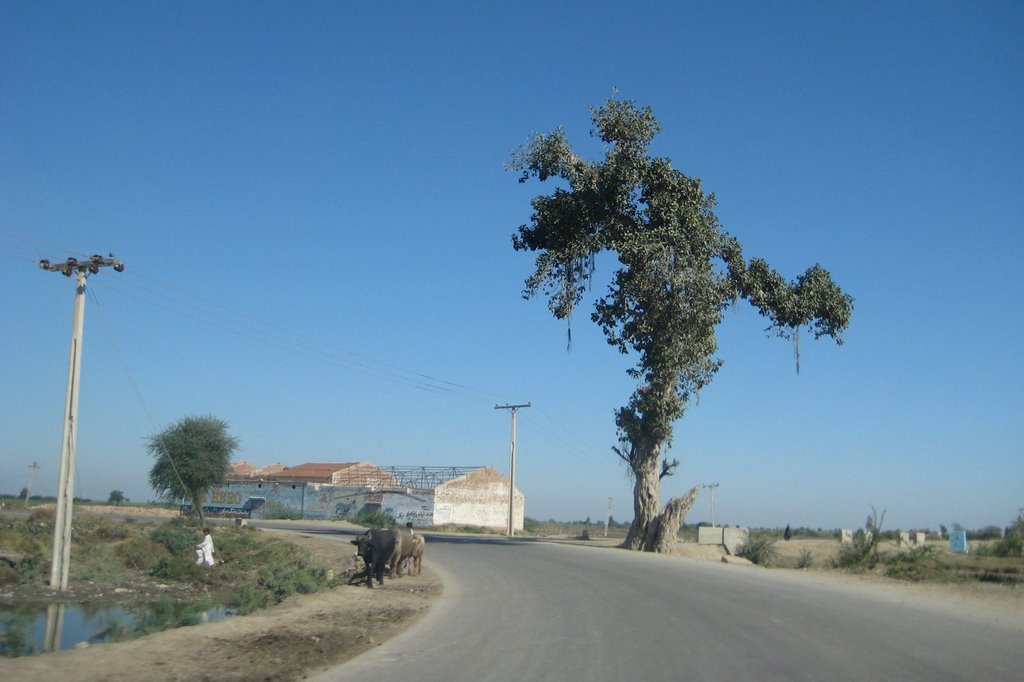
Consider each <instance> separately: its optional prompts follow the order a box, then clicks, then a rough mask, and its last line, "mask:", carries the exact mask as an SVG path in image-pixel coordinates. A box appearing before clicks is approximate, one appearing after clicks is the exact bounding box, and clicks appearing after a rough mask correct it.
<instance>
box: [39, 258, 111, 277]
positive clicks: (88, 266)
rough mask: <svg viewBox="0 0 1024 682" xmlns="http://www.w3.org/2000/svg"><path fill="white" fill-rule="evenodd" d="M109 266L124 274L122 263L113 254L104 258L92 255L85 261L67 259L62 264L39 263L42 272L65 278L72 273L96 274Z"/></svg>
mask: <svg viewBox="0 0 1024 682" xmlns="http://www.w3.org/2000/svg"><path fill="white" fill-rule="evenodd" d="M107 266H111V267H113V268H114V270H116V271H117V272H124V263H122V262H121V261H119V260H118V259H116V258H114V254H110V255H109V256H108V257H106V258H104V257H103V256H100V255H92V256H90V257H89V258H88V259H86V260H82V261H80V260H78V259H77V258H74V257H71V258H68V259H67V260H66V261H64V262H63V263H51V262H50V261H48V260H46V259H45V258H44V259H43V260H41V261H39V267H40V268H42V269H43V270H49V271H50V272H59V273H61V274H62V275H64V276H65V277H70V276H71V275H72V273H75V272H80V273H82V274H85V273H87V272H90V273H92V274H94V275H95V274H98V273H99V271H100V268H102V267H107Z"/></svg>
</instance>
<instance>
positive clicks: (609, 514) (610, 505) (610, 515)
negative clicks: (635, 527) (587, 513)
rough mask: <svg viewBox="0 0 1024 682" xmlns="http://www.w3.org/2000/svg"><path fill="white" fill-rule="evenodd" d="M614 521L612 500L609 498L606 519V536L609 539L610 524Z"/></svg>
mask: <svg viewBox="0 0 1024 682" xmlns="http://www.w3.org/2000/svg"><path fill="white" fill-rule="evenodd" d="M611 520H612V498H610V497H609V498H608V515H607V516H605V517H604V536H605V537H608V522H609V521H611Z"/></svg>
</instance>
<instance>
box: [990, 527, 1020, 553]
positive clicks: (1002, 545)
mask: <svg viewBox="0 0 1024 682" xmlns="http://www.w3.org/2000/svg"><path fill="white" fill-rule="evenodd" d="M992 554H994V555H995V556H1002V557H1017V558H1020V559H1024V523H1018V524H1017V526H1016V527H1015V528H1013V529H1012V530H1011V531H1010V532H1009V533H1007V534H1006V535H1005V536H1004V537H1003V538H1002V539H1000V540H999V542H997V543H995V545H993V546H992Z"/></svg>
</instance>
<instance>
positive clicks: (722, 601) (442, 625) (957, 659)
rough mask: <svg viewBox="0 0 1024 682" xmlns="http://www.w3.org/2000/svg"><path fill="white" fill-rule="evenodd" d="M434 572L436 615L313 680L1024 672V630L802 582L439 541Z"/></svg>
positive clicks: (487, 541)
mask: <svg viewBox="0 0 1024 682" xmlns="http://www.w3.org/2000/svg"><path fill="white" fill-rule="evenodd" d="M347 539H348V538H347V537H344V536H340V537H339V540H340V541H347ZM425 562H427V563H429V564H430V566H431V567H432V568H433V569H434V570H435V571H436V572H438V573H439V574H440V575H441V577H442V579H443V580H444V583H445V592H444V595H443V597H442V598H441V600H440V601H439V603H438V605H437V606H436V607H435V608H433V609H432V610H431V612H430V614H429V615H427V616H426V617H425V618H424V619H423V620H422V621H420V623H418V624H417V625H416V626H414V627H413V628H412V629H410V630H409V631H407V632H406V633H404V634H403V635H401V636H399V637H397V638H395V639H393V640H391V641H389V642H387V643H385V644H383V645H382V646H380V647H378V648H377V649H375V650H373V651H371V652H368V653H366V654H364V655H362V656H360V657H358V658H356V659H355V660H353V661H350V662H349V663H347V664H345V665H343V666H341V667H339V668H336V669H334V670H332V671H330V672H328V673H324V674H322V675H319V676H317V677H315V678H311V679H313V680H315V681H316V682H327V681H329V680H359V681H360V682H369V681H372V682H389V681H391V680H395V681H397V680H403V681H405V682H408V681H417V682H435V681H436V682H441V681H445V682H459V681H462V680H465V681H466V682H481V681H484V682H486V681H491V680H493V681H506V680H507V681H509V682H524V681H525V682H534V681H541V680H552V681H554V680H565V681H587V682H589V681H603V680H608V681H619V680H631V681H636V682H643V681H650V682H654V681H660V680H729V681H735V680H928V681H929V682H931V681H934V680H1019V679H1022V678H1021V674H1022V673H1021V671H1022V670H1024V623H1021V622H1017V621H1015V620H1012V619H1006V618H1003V619H1000V618H996V617H988V618H983V617H978V616H977V615H957V614H954V613H951V612H950V609H949V608H948V607H941V608H940V607H938V606H931V605H928V604H926V603H917V600H915V599H907V600H902V603H899V602H897V601H896V600H894V599H892V598H891V597H884V596H879V595H878V592H877V590H873V589H858V588H850V587H844V586H841V585H832V584H820V583H819V581H815V580H809V579H808V578H807V577H806V576H804V575H801V574H793V573H790V572H781V571H768V570H762V569H757V568H751V567H745V566H727V565H723V564H717V563H711V562H698V561H685V560H680V559H676V558H671V557H662V556H656V555H649V554H636V553H630V552H621V551H614V550H600V549H594V548H587V547H578V546H566V545H554V544H549V543H542V542H535V541H519V540H507V539H496V538H468V537H453V536H429V535H428V546H427V556H426V559H425ZM413 580H414V578H413ZM641 629H642V631H643V633H644V635H643V636H640V635H639V634H638V631H639V630H641Z"/></svg>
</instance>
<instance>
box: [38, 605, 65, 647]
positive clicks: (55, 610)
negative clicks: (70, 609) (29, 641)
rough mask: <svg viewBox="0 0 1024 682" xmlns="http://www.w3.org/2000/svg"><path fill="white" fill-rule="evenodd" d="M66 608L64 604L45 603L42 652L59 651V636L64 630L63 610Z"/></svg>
mask: <svg viewBox="0 0 1024 682" xmlns="http://www.w3.org/2000/svg"><path fill="white" fill-rule="evenodd" d="M66 608H67V605H66V604H47V606H46V631H45V634H44V635H43V653H48V652H50V651H60V636H61V633H63V632H64V610H65V609H66Z"/></svg>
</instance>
